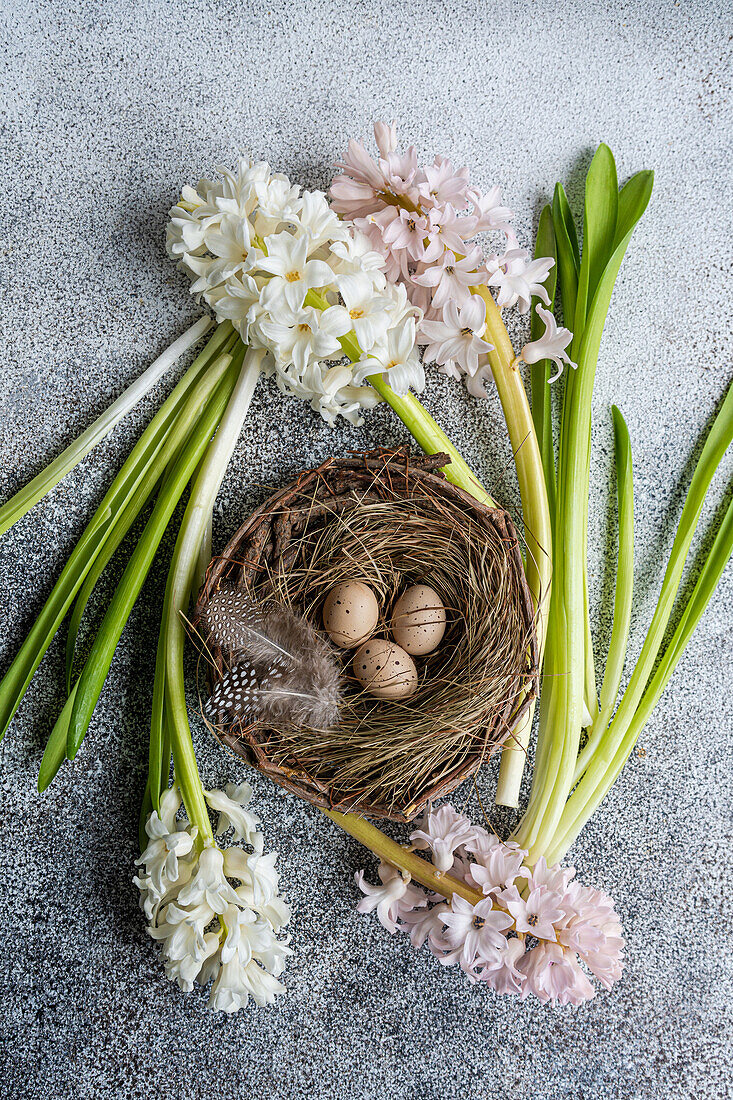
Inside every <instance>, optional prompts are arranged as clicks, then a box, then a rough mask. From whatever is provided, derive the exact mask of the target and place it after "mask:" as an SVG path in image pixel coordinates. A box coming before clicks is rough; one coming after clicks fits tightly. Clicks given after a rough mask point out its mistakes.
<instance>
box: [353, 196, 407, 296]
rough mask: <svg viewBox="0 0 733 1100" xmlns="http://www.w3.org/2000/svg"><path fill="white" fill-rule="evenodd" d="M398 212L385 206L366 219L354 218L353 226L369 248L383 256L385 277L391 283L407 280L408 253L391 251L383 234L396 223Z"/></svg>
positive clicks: (391, 207) (402, 250)
mask: <svg viewBox="0 0 733 1100" xmlns="http://www.w3.org/2000/svg"><path fill="white" fill-rule="evenodd" d="M399 217H400V214H399V211H398V210H397V208H396V207H394V206H387V207H385V209H384V210H379V211H378V212H377V213H375V214H369V216H368V217H366V218H356V219H355V220H354V225H355V227H356V228H357V229H359V230H360V231H361V232H362V233H363V234H364V235H365V236H366V237H367V239H368V241H369V244H370V245H371V247H372V248H373V249H374V250H375V251H376V252H379V253H381V254H382V255H383V256H384V265H385V275H386V276H387V278H388V280H389V281H390V282H391V283H397V282H400V280H402V279H405V278H407V265H408V261H409V256H408V253H407V252H406V251H405V250H404V249H396V250H393V249H392V248H391V246H390V245H389V244H387V242H386V241H385V239H384V234H385V232H386V230H387V229H388V227H389V226H390V225H391V224H392V222H394V221H398V220H399Z"/></svg>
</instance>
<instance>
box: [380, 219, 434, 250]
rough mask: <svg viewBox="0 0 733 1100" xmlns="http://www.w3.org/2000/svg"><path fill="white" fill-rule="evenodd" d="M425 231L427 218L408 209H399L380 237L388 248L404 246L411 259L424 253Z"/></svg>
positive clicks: (426, 230) (426, 229)
mask: <svg viewBox="0 0 733 1100" xmlns="http://www.w3.org/2000/svg"><path fill="white" fill-rule="evenodd" d="M427 232H428V221H427V218H424V217H423V216H422V215H421V214H414V213H413V212H412V211H410V210H400V211H399V214H398V216H397V217H396V218H393V219H392V220H391V221H390V223H389V225H387V226H386V227H385V228H384V230H383V232H382V239H383V240H384V243H385V244H386V245H388V246H389V248H391V249H393V250H394V249H398V248H404V249H405V251H406V252H407V255H408V256H409V257H410V259H411V260H420V259H422V257H423V255H424V254H425V243H424V242H425V237H426V235H427Z"/></svg>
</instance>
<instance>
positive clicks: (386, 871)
mask: <svg viewBox="0 0 733 1100" xmlns="http://www.w3.org/2000/svg"><path fill="white" fill-rule="evenodd" d="M379 878H380V880H381V886H372V885H371V883H369V882H366V881H365V879H364V872H363V871H357V872H356V874H355V875H354V881H355V882H356V885H357V886H358V887H359V889H360V890H361V891H362V893H364V894H365V895H366V896H365V897H363V898H362V899H361V900H360V901H359V902H358V903H357V906H356V908H357V911H358V912H359V913H371V912H373V911H374V910H375V909H376V911H377V917H378V918H379V922H380V924H382V925H383V926H384V927H385V928H386V929H387V931H388V932H391V933H392V934H393V935H394V933H395V932H396V931H397V928H398V925H397V921H398V919H400V918H401V917H402V916H403V915H404V914H405V913H407V912H409V911H410V910H412V909H415V908H419V907H421V906H423V905H427V903H428V899H427V895H426V894H425V892H424V891H423V890H421V889H420V888H419V887H417V886H411V885H410V876H409V875H408V876H407V877H406V878H404V877H403V876H402V874H401V873H400V872H399V871H398V870H397V868H396V867H392V866H390V864H388V863H380V865H379Z"/></svg>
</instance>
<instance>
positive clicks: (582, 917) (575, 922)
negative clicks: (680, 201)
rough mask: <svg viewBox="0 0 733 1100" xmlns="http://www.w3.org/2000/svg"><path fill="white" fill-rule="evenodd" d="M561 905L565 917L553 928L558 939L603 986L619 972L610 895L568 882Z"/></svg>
mask: <svg viewBox="0 0 733 1100" xmlns="http://www.w3.org/2000/svg"><path fill="white" fill-rule="evenodd" d="M561 904H562V907H563V908H564V909H565V910H566V919H565V921H563V922H562V923H561V924H560V925H559V926H558V929H557V938H558V942H559V943H561V944H563V945H564V946H565V947H568V948H570V949H571V950H573V951H575V952H577V954H578V955H579V956H580V958H581V959H582V960H583V962H584V963H585V964H586V966H587V967H588V969H589V970H590V971H591V972H592V973H593V974H594V975H595V976H596V978H598V981H599V982H600V983H601V985H602V986H603V987H604V988H605V989H610V988H611V986H612V985H613V984H614V983H615V982H617V981H618V980H619V978H620V977H621V974H622V972H623V957H624V956H623V949H624V947H625V942H626V941H625V940H624V938H623V936H622V934H621V933H622V929H621V924H620V922H619V919H618V914H617V913H616V910H615V909H614V906H613V901H612V899H611V898H610V897H609V896H608V894H606V893H604V892H603V891H602V890H594V889H592V888H591V887H587V886H581V885H580V884H579V883H572V884H571V886H570V888H569V889H568V891H567V893H566V895H565V897H564V898H563V899H562V902H561Z"/></svg>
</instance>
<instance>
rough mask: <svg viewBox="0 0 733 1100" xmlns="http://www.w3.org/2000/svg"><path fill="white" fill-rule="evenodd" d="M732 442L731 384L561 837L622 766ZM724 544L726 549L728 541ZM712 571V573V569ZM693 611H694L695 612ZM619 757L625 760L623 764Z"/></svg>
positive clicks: (576, 827) (571, 832)
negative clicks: (649, 612)
mask: <svg viewBox="0 0 733 1100" xmlns="http://www.w3.org/2000/svg"><path fill="white" fill-rule="evenodd" d="M731 442H733V386H731V387H730V389H729V390H728V394H727V396H726V398H725V401H724V402H723V405H722V407H721V409H720V411H719V413H718V415H717V416H716V418H715V421H714V423H713V426H712V428H711V429H710V432H709V434H708V437H707V439H706V441H705V445H704V447H703V450H702V454H701V455H700V458H699V460H698V462H697V465H696V467H695V472H694V474H693V475H692V481H691V482H690V487H689V489H688V492H687V497H686V499H685V504H684V507H683V509H682V515H681V516H680V521H679V524H678V528H677V534H676V536H675V539H674V542H673V544H672V550H671V552H670V556H669V562H668V563H667V568H666V570H665V574H664V580H663V581H662V590H661V592H660V594H659V599H658V600H657V606H656V609H655V611H654V615H653V617H652V621H651V625H650V627H649V630H648V632H647V636H646V639H645V641H644V645H643V646H642V650H641V653H640V655H639V659H638V661H637V663H636V666H635V668H634V671H633V673H632V675H631V679H630V680H629V684H628V687H627V688H626V691H625V692H624V694H623V697H622V699H621V703H620V704H619V708H618V710H617V712H616V715H615V717H614V719H613V721H612V723H611V725H610V726H609V727H608V730H607V731H606V732H605V733H604V735H603V739H602V743H601V745H600V746H599V747H598V750H597V751H596V753H595V755H594V757H593V759H592V760H591V762H590V764H589V766H588V768H587V770H586V772H585V774H584V776H583V778H582V779H581V780H580V782H579V783H578V786H577V787H576V788H575V791H574V792H573V794H572V795H571V796H570V798H569V799H568V802H567V805H566V807H565V810H564V812H563V815H562V822H561V825H562V828H559V829H558V837H561V836H563V835H565V833H567V835H568V836H573V837H574V836H577V833H578V832H579V831H580V829H581V828H582V826H583V824H584V823H585V821H587V820H588V817H589V816H590V814H591V813H592V812H593V809H594V808H595V807H596V806H597V805H598V803H599V802H600V801H601V799H602V798H603V797H604V793H605V792H606V791H607V790H608V789H609V787H610V785H611V783H612V782H613V780H614V779H615V777H616V775H617V774H618V771H619V770H620V767H621V766H623V760H622V757H623V753H624V751H625V750H624V744H625V741H626V739H627V738H628V737H629V736H631V734H630V733H629V731H630V730H631V731H632V732H633V730H634V729H635V728H636V713H637V709H638V707H639V704H640V701H641V698H642V695H643V694H644V689H645V687H646V684H647V680H648V679H649V676H650V674H651V672H652V669H653V666H654V663H655V661H656V658H657V656H658V653H659V648H660V646H661V643H662V640H663V638H664V632H665V630H666V628H667V624H668V622H669V617H670V613H671V610H672V606H673V604H674V600H675V597H676V595H677V590H678V588H679V584H680V578H681V576H682V570H683V568H684V564H685V560H686V558H687V554H688V552H689V548H690V543H691V542H692V539H693V536H694V534H695V530H696V528H697V524H698V521H699V518H700V513H701V511H702V507H703V504H704V502H705V497H706V494H707V491H708V488H709V486H710V482H711V481H712V478H713V475H714V473H715V471H716V469H717V468H718V466H719V464H720V462H721V460H722V458H723V455H724V454H725V452H726V450H727V449H728V447H729V446H730V444H731ZM724 527H725V532H726V533H725V535H724V536H723V537H724V539H726V538H727V537H728V530H729V529H728V525H727V518H726V523H725V524H724ZM719 549H720V547H719ZM723 549H726V546H724V547H723ZM711 575H714V573H713V574H711ZM698 584H699V581H698ZM700 613H701V612H700ZM690 614H691V615H692V612H690ZM698 617H699V616H698ZM695 621H697V620H695ZM680 652H681V651H680ZM623 759H625V757H623ZM619 761H621V764H620V765H619Z"/></svg>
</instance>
